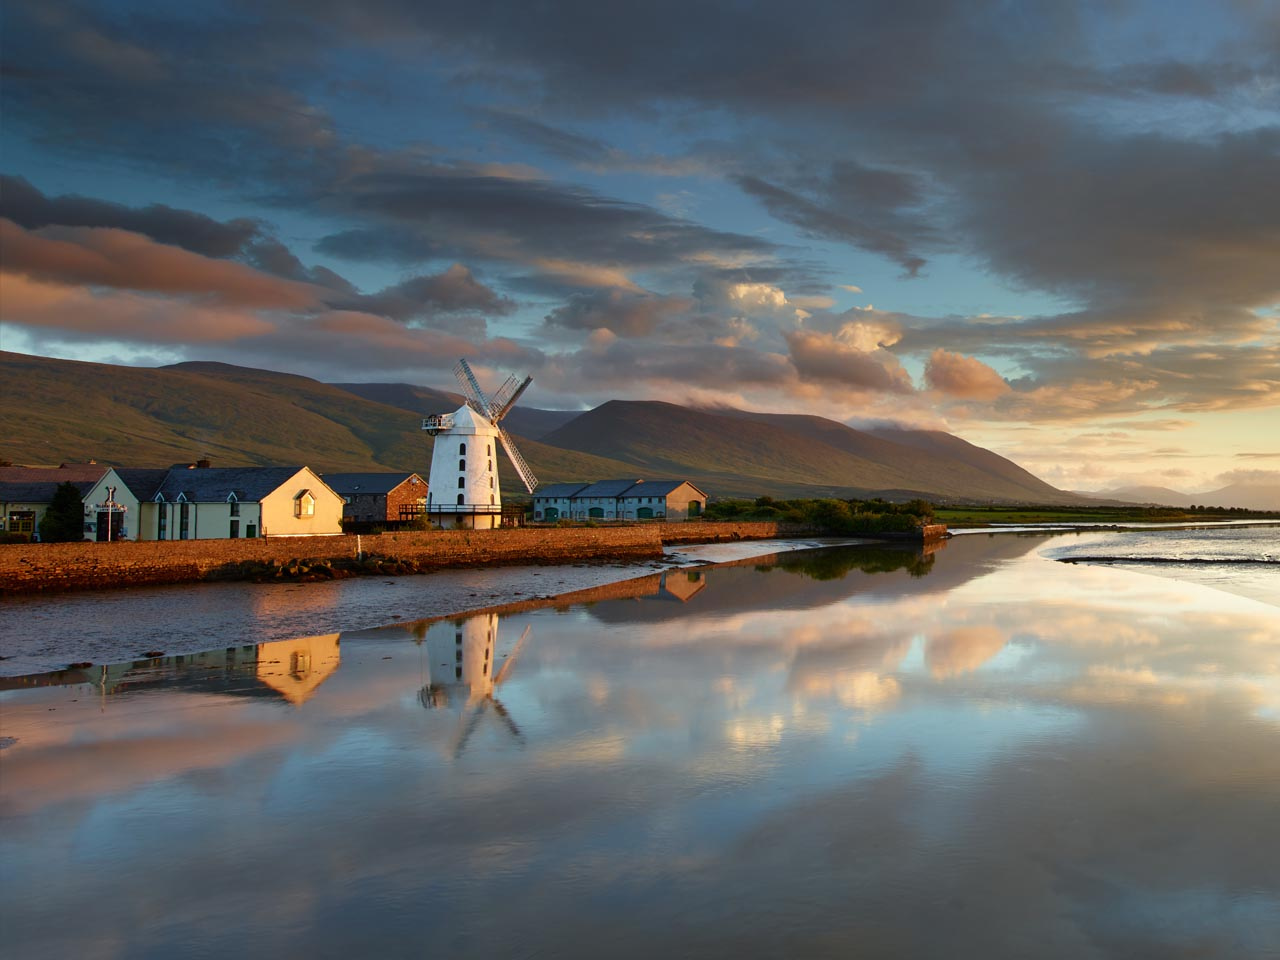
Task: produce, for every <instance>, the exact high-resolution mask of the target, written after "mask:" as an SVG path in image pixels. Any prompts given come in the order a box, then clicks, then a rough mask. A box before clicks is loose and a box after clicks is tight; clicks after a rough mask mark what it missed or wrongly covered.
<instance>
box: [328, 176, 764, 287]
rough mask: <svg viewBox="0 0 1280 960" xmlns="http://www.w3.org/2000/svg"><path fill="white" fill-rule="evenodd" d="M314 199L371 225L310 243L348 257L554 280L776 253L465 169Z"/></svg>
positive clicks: (660, 217)
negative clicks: (471, 262)
mask: <svg viewBox="0 0 1280 960" xmlns="http://www.w3.org/2000/svg"><path fill="white" fill-rule="evenodd" d="M314 200H315V202H316V203H318V204H320V205H321V206H322V207H323V208H324V209H326V210H327V211H329V212H331V213H334V214H337V215H340V216H344V217H350V218H355V219H359V220H364V221H372V222H373V223H376V224H377V226H376V227H362V228H359V229H357V230H354V231H344V232H342V233H338V234H333V235H331V236H328V237H325V238H324V239H322V240H321V241H320V243H319V244H318V245H317V249H319V250H321V251H323V252H326V253H331V254H335V255H342V256H347V257H350V258H353V259H354V258H360V259H395V260H397V261H399V262H416V261H420V260H422V259H424V258H426V257H439V256H442V255H450V256H466V257H479V258H484V259H489V260H494V261H509V262H516V263H527V264H536V265H542V266H544V267H549V268H550V272H552V273H554V272H555V269H554V268H555V266H556V265H557V264H591V265H607V266H611V267H619V266H621V267H626V268H636V269H641V268H656V267H674V266H679V265H680V264H682V263H683V262H684V261H685V260H686V259H687V258H690V257H694V256H699V257H713V258H714V257H716V256H720V257H723V258H726V259H729V258H743V257H749V258H755V257H762V256H765V255H767V254H770V253H773V252H774V251H775V250H777V247H776V245H775V244H773V243H770V242H768V241H766V240H762V239H760V238H757V237H752V236H747V235H743V234H736V233H729V232H724V231H719V230H712V229H710V228H707V227H704V226H701V225H699V224H696V223H692V222H690V221H687V220H680V219H677V218H674V217H670V216H667V215H666V214H664V213H661V212H659V211H658V210H655V209H653V208H652V207H648V206H645V205H644V204H638V203H626V202H623V201H619V200H614V199H611V198H608V197H603V196H600V195H599V194H596V193H594V192H592V191H589V190H586V189H583V188H580V187H574V186H570V185H566V184H560V183H554V182H551V181H547V180H533V179H523V178H518V177H512V176H497V175H493V174H489V173H486V172H484V171H483V170H480V169H476V168H472V167H463V166H455V167H442V166H434V167H427V166H423V167H421V168H419V169H418V170H417V171H415V172H412V173H397V172H392V171H387V172H385V173H371V174H366V175H363V176H360V177H355V178H352V179H351V180H349V181H348V182H347V183H346V184H345V189H344V192H343V193H342V194H341V195H340V196H335V195H327V196H317V197H315V198H314ZM384 227H385V228H386V229H384ZM587 285H599V284H587Z"/></svg>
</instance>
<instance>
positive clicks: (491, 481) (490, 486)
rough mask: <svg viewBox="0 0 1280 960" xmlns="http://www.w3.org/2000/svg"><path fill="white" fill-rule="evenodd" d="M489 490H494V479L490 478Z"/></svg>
mask: <svg viewBox="0 0 1280 960" xmlns="http://www.w3.org/2000/svg"><path fill="white" fill-rule="evenodd" d="M489 489H490V490H492V489H493V477H490V478H489Z"/></svg>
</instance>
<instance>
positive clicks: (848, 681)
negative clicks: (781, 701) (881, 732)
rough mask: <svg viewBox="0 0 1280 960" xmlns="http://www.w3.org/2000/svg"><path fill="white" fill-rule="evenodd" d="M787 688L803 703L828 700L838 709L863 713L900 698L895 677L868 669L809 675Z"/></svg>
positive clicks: (900, 694) (881, 707) (900, 687)
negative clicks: (836, 704) (833, 702)
mask: <svg viewBox="0 0 1280 960" xmlns="http://www.w3.org/2000/svg"><path fill="white" fill-rule="evenodd" d="M789 689H790V690H792V691H793V692H795V693H797V694H799V695H800V696H802V697H804V699H805V700H806V701H808V700H813V699H815V698H824V699H832V700H834V701H835V702H836V703H838V704H840V706H842V707H851V708H854V709H857V710H865V711H873V710H882V709H884V708H885V707H887V706H889V705H890V704H892V703H893V702H894V701H896V700H897V699H898V698H899V697H901V696H902V685H901V684H900V683H899V682H898V681H897V680H896V679H895V678H893V677H885V676H881V675H880V674H878V673H872V672H871V671H869V670H846V671H841V672H838V673H829V674H811V675H808V676H805V677H803V678H801V679H798V680H797V681H796V682H795V683H794V684H792V685H791V686H790V687H789Z"/></svg>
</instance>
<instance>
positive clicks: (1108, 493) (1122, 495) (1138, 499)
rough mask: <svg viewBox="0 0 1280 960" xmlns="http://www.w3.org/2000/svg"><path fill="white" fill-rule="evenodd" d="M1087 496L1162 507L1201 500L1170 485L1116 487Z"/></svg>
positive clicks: (1182, 504) (1086, 494)
mask: <svg viewBox="0 0 1280 960" xmlns="http://www.w3.org/2000/svg"><path fill="white" fill-rule="evenodd" d="M1085 496H1087V497H1099V498H1105V499H1107V500H1122V501H1124V502H1125V503H1150V504H1156V505H1157V506H1161V507H1189V506H1191V505H1192V504H1193V503H1199V502H1200V501H1199V500H1196V499H1194V498H1192V497H1191V496H1190V495H1189V494H1185V493H1179V492H1178V491H1177V490H1170V489H1169V488H1168V487H1154V486H1140V487H1116V488H1115V489H1113V490H1098V491H1095V492H1093V493H1085Z"/></svg>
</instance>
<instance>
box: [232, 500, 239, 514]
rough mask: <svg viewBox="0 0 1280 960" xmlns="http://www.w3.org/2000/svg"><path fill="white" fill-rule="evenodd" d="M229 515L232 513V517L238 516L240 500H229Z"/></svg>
mask: <svg viewBox="0 0 1280 960" xmlns="http://www.w3.org/2000/svg"><path fill="white" fill-rule="evenodd" d="M231 515H232V516H233V517H238V516H240V501H239V500H232V501H231Z"/></svg>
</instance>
